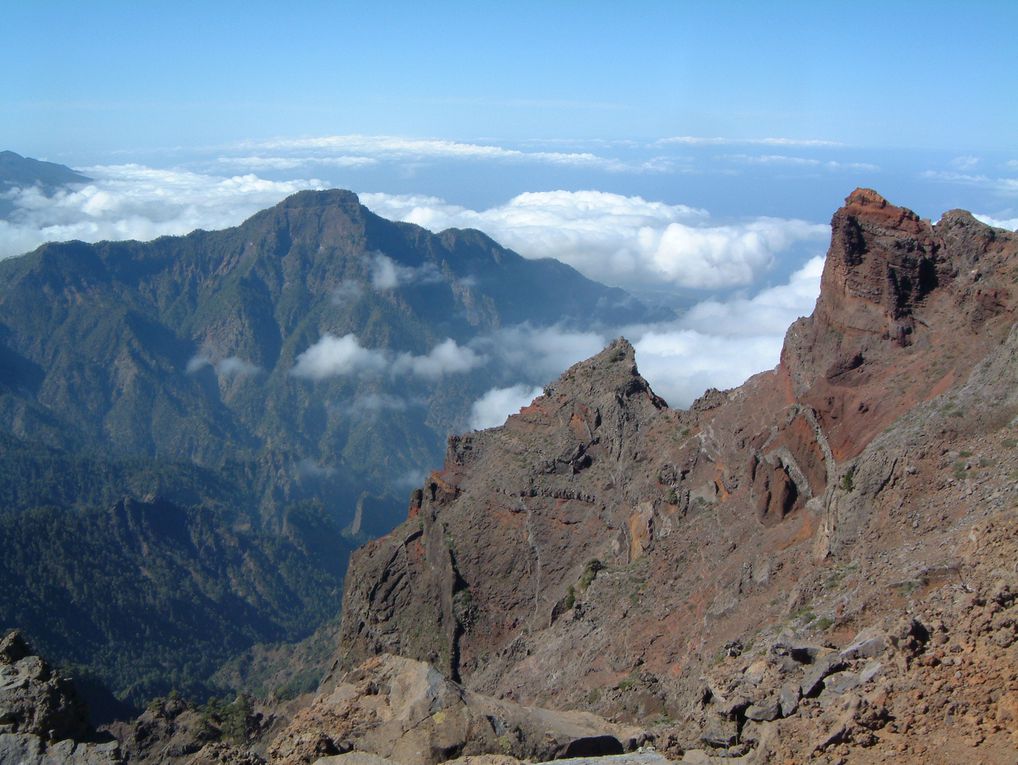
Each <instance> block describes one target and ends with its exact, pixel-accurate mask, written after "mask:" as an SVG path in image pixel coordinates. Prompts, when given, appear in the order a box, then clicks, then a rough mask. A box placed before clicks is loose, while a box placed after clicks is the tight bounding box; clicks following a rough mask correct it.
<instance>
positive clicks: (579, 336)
mask: <svg viewBox="0 0 1018 765" xmlns="http://www.w3.org/2000/svg"><path fill="white" fill-rule="evenodd" d="M607 339H608V336H607V335H604V334H601V333H599V332H579V331H574V330H566V329H562V328H560V327H531V326H529V325H527V324H518V325H515V326H512V327H503V328H501V329H499V330H497V331H496V332H493V333H491V334H489V335H486V336H483V337H479V338H477V339H475V340H474V341H473V342H472V343H471V344H472V345H473V346H474V347H476V348H478V349H479V350H480V351H481V352H482V353H483V354H485V355H488V356H492V357H494V358H497V359H499V360H500V361H501V362H502V363H503V364H504V365H505V367H506V368H508V369H517V370H520V372H521V376H522V377H523V378H524V380H525V381H526V382H528V383H529V384H531V385H537V384H541V385H543V384H544V383H547V382H549V381H551V380H552V379H554V378H555V377H558V375H560V374H561V373H562V372H563V371H565V369H566V368H567V367H569V366H571V365H572V364H575V363H576V362H578V361H583V359H586V358H590V357H591V356H593V355H594V354H596V353H598V352H599V351H600V350H601V349H602V348H603V347H604V346H605V345H606V344H607Z"/></svg>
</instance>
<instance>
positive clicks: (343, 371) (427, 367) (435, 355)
mask: <svg viewBox="0 0 1018 765" xmlns="http://www.w3.org/2000/svg"><path fill="white" fill-rule="evenodd" d="M485 361H486V359H485V358H484V357H483V356H481V355H480V354H478V353H477V352H475V351H474V350H473V349H471V348H467V347H464V346H461V345H459V344H457V343H456V341H455V340H453V339H452V338H448V339H446V340H443V341H442V342H441V343H439V344H438V345H436V346H435V347H434V348H432V349H431V350H430V351H429V352H428V353H426V354H421V355H414V354H412V353H407V352H402V353H393V352H392V351H389V350H387V349H384V348H365V347H364V346H363V345H361V343H360V340H358V339H357V336H356V335H355V334H352V333H350V334H346V335H343V336H342V337H336V336H335V335H333V334H329V333H326V334H325V335H323V336H322V338H321V339H320V340H319V341H318V342H316V343H315V344H314V345H312V346H311V347H310V348H308V349H307V350H306V351H304V352H303V353H301V354H299V355H298V356H297V360H296V363H295V364H294V367H293V369H292V370H290V374H292V375H293V376H294V377H302V378H306V379H309V380H315V381H320V380H325V379H328V378H330V377H345V376H358V375H364V376H372V375H376V376H377V375H383V374H387V375H391V376H393V377H406V376H412V377H416V378H418V379H421V380H426V381H429V382H434V381H436V380H439V379H440V378H442V377H444V376H445V375H450V374H460V373H463V372H469V371H470V370H472V369H475V368H477V367H479V366H481V365H482V364H484V363H485Z"/></svg>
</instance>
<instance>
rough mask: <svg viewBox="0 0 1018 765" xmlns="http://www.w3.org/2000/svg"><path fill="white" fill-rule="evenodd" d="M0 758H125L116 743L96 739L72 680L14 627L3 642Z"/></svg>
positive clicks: (42, 761) (45, 763)
mask: <svg viewBox="0 0 1018 765" xmlns="http://www.w3.org/2000/svg"><path fill="white" fill-rule="evenodd" d="M107 738H109V737H107ZM0 762H4V763H17V765H65V764H66V765H114V764H115V763H119V762H121V758H120V749H119V746H118V744H117V742H116V741H114V740H112V739H109V740H106V741H102V740H97V739H96V737H95V735H94V731H92V730H91V729H90V728H89V725H88V712H87V710H86V708H85V704H84V702H82V700H81V698H80V697H79V696H78V693H77V691H76V690H75V688H74V684H73V683H72V682H71V681H70V680H69V679H67V678H65V677H63V676H61V675H59V674H58V673H56V672H54V671H53V669H52V668H51V667H50V666H49V664H47V663H46V662H45V661H44V660H43V659H42V658H40V657H39V656H36V655H35V654H34V653H33V651H32V649H31V648H30V647H29V645H28V643H26V642H25V639H24V638H23V637H22V636H21V634H20V633H19V632H16V631H15V632H10V633H8V634H7V635H6V636H5V637H4V638H3V640H2V641H0Z"/></svg>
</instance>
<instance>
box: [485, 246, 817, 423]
mask: <svg viewBox="0 0 1018 765" xmlns="http://www.w3.org/2000/svg"><path fill="white" fill-rule="evenodd" d="M823 264H824V259H823V258H821V257H814V258H811V259H810V260H809V261H808V262H807V263H805V264H804V265H803V266H802V267H801V268H799V269H798V270H797V271H795V273H793V274H792V275H791V277H790V278H789V280H788V281H787V282H786V283H785V284H781V285H778V286H775V287H770V288H767V289H763V290H761V291H760V292H758V293H757V294H755V295H753V296H751V297H747V296H739V297H734V298H730V299H728V300H707V301H704V302H701V303H698V304H697V305H695V306H693V308H692V309H690V310H689V311H688V312H687V313H686V314H685V315H683V316H682V317H681V318H680V319H678V320H677V321H674V322H668V323H661V324H651V325H640V326H630V327H618V328H615V329H613V330H611V331H609V332H604V333H600V332H575V331H566V330H562V329H559V328H554V327H551V328H541V329H535V328H532V327H527V326H517V327H509V328H505V329H502V330H500V331H499V332H497V333H495V334H493V335H491V336H489V337H486V338H481V339H479V340H478V341H476V344H477V345H478V347H479V348H483V350H484V352H485V353H487V354H490V355H492V356H494V357H498V358H500V360H501V361H503V362H505V363H506V364H507V365H508V366H509V367H510V368H514V369H518V370H525V371H521V377H522V378H523V379H521V380H520V382H518V383H516V384H514V385H512V386H508V387H504V388H495V389H492V390H489V391H488V392H487V393H486V394H485V395H484V396H482V397H481V398H480V399H478V400H477V401H476V402H474V405H473V407H472V410H471V420H470V423H471V427H474V428H481V427H491V426H493V425H500V424H502V422H503V421H504V420H505V418H506V416H508V415H509V414H512V413H514V412H515V411H517V410H518V409H519V408H520V406H523V405H525V404H527V403H529V400H530V399H529V398H528V396H529V397H530V398H533V396H532V395H531V394H534V395H536V393H535V391H536V392H539V391H540V388H535V387H534V386H535V385H537V386H540V385H544V384H546V383H548V382H550V381H552V380H553V379H554V378H555V377H557V376H558V375H560V374H561V373H562V372H563V371H565V369H566V368H568V367H569V366H570V365H572V364H574V363H576V362H578V361H581V360H583V359H586V358H589V357H590V356H593V355H594V354H595V353H597V352H598V351H600V350H601V349H602V348H604V346H606V345H607V344H608V343H609V342H610V341H611V340H612V338H613V337H615V336H618V335H624V336H625V337H627V338H628V339H629V340H630V341H631V342H632V343H633V345H634V346H635V348H636V361H637V364H638V365H639V368H640V373H641V374H642V375H643V376H644V377H645V378H646V379H647V381H648V382H650V384H651V387H653V389H654V390H655V391H656V392H657V393H658V394H659V395H661V396H663V397H664V398H665V400H666V401H668V403H669V404H671V405H672V406H676V407H686V406H689V404H691V403H692V402H693V401H694V400H695V399H696V398H698V397H699V396H700V395H701V394H703V392H704V391H705V390H707V388H711V387H716V388H732V387H736V386H738V385H740V384H742V383H743V382H744V381H745V380H746V379H747V378H749V377H750V376H752V375H754V374H756V373H758V372H762V371H764V370H767V369H771V368H773V367H774V366H775V365H776V364H777V363H778V359H779V356H780V353H781V346H782V343H783V341H784V336H785V331H786V330H787V329H788V327H789V325H790V324H791V323H792V322H793V321H795V320H796V319H797V318H799V317H800V316H807V315H809V314H810V313H811V312H812V310H813V306H814V303H815V302H816V298H817V295H818V294H819V292H820V275H821V273H822V271H823Z"/></svg>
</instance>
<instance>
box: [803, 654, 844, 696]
mask: <svg viewBox="0 0 1018 765" xmlns="http://www.w3.org/2000/svg"><path fill="white" fill-rule="evenodd" d="M847 666H848V665H847V663H846V662H845V660H844V659H842V658H841V656H839V655H838V654H829V655H827V656H824V657H823V658H821V659H818V660H817V662H816V664H814V665H813V666H812V667H810V669H809V670H807V672H806V674H805V675H804V676H803V678H802V682H801V683H799V691H800V692H801V693H802V696H803V698H812V697H814V696H817V695H819V694H820V691H821V690H822V689H823V685H824V678H825V677H827V676H828V675H830V674H832V673H834V672H839V671H841V670H843V669H845V668H846V667H847Z"/></svg>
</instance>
